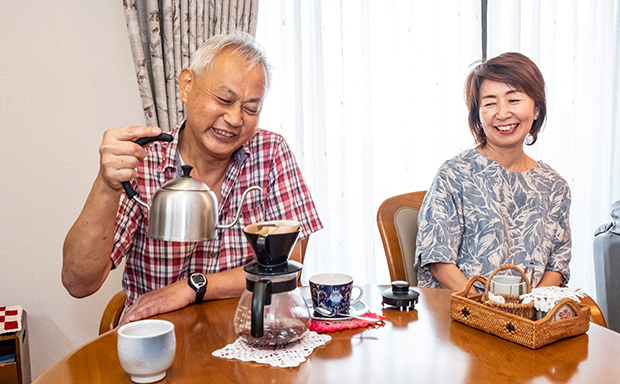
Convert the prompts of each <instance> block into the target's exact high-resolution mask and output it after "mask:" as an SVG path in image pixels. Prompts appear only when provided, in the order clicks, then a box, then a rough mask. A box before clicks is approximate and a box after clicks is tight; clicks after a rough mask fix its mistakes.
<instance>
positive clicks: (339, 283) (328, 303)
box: [310, 273, 364, 317]
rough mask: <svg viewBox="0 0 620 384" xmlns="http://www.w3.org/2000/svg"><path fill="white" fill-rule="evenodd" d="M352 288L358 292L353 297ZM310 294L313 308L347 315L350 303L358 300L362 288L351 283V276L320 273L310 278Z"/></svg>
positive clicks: (362, 293)
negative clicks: (352, 297)
mask: <svg viewBox="0 0 620 384" xmlns="http://www.w3.org/2000/svg"><path fill="white" fill-rule="evenodd" d="M354 288H357V289H358V290H359V293H358V295H357V297H356V298H355V299H351V292H352V291H353V289H354ZM310 295H311V296H312V305H313V306H314V307H315V308H317V307H318V308H323V309H326V310H328V311H330V312H331V313H333V314H335V315H348V314H349V311H350V307H351V305H352V304H355V303H357V302H358V301H360V299H361V298H362V296H363V295H364V290H363V289H362V287H360V286H359V285H353V278H352V277H351V276H349V275H344V274H342V273H322V274H320V275H314V276H312V277H311V278H310ZM317 315H318V316H319V317H320V316H321V315H320V314H317Z"/></svg>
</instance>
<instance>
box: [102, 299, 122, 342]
mask: <svg viewBox="0 0 620 384" xmlns="http://www.w3.org/2000/svg"><path fill="white" fill-rule="evenodd" d="M126 299H127V296H126V295H125V291H120V292H118V293H117V294H115V295H114V296H112V298H111V299H110V301H109V302H108V305H107V306H106V307H105V310H104V311H103V315H102V316H101V322H100V323H99V334H100V335H101V334H104V333H106V332H107V331H110V330H112V329H114V328H116V327H117V326H118V322H119V321H120V319H121V314H122V313H123V306H124V305H125V300H126Z"/></svg>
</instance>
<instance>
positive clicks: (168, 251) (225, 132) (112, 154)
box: [62, 34, 322, 324]
mask: <svg viewBox="0 0 620 384" xmlns="http://www.w3.org/2000/svg"><path fill="white" fill-rule="evenodd" d="M269 80H270V74H269V65H268V63H267V61H266V58H265V56H264V54H263V52H262V50H261V49H260V47H259V46H258V45H257V44H256V43H255V42H254V40H253V39H252V37H251V36H249V35H247V34H231V35H219V36H215V37H213V38H211V39H209V40H208V41H207V42H206V43H205V45H204V46H202V47H201V48H200V49H199V50H198V51H197V52H196V54H195V56H194V58H193V59H192V62H191V65H190V67H189V68H184V69H183V70H182V71H181V73H180V74H179V92H180V95H181V100H182V101H183V102H184V103H185V106H186V116H187V118H186V120H185V121H184V122H183V123H181V124H180V125H179V126H177V127H176V128H174V129H173V130H172V131H171V132H170V133H171V134H172V136H173V138H174V139H173V141H172V142H170V143H163V142H156V143H154V144H152V145H150V146H149V147H147V148H142V147H141V146H139V145H138V144H136V143H135V140H136V139H138V138H140V137H146V136H156V135H158V134H160V133H161V131H160V129H159V128H156V127H122V128H116V129H111V130H109V131H107V132H105V134H104V136H103V142H102V144H101V147H100V149H99V152H100V158H101V160H100V169H99V174H98V175H97V178H96V179H95V182H94V184H93V187H92V189H91V192H90V195H89V196H88V199H87V201H86V203H85V205H84V208H83V209H82V212H81V214H80V216H79V217H78V219H77V220H76V222H75V224H74V225H73V227H72V228H71V229H70V231H69V233H68V234H67V237H66V239H65V243H64V248H63V269H62V280H63V284H64V286H65V287H66V289H67V290H68V291H69V293H70V294H71V295H73V296H75V297H85V296H88V295H91V294H92V293H94V292H96V291H97V290H98V289H99V288H100V287H101V285H102V284H103V282H104V281H105V279H106V277H107V276H108V274H109V272H110V270H112V269H114V268H116V267H118V266H119V265H120V264H121V261H122V259H123V258H125V259H126V265H125V272H124V274H123V288H124V290H125V292H126V293H127V301H126V303H125V307H126V312H125V315H124V316H123V319H122V321H121V324H124V323H127V322H129V321H135V320H139V319H142V318H145V317H149V316H153V315H156V314H158V313H163V312H169V311H172V310H176V309H179V308H182V307H184V306H187V305H189V304H191V303H194V302H196V301H201V300H203V299H205V300H208V299H220V298H228V297H235V296H239V295H240V294H241V292H242V291H243V289H244V287H245V277H244V276H245V275H244V272H243V269H242V266H243V265H245V264H247V263H248V262H250V261H251V260H252V258H253V253H252V250H251V248H250V247H249V245H248V244H247V241H246V239H245V238H244V235H243V228H244V227H245V226H246V225H248V224H250V223H253V222H258V221H266V220H277V219H288V220H296V221H299V222H300V224H301V235H300V239H304V238H307V237H308V236H309V235H310V234H311V233H313V232H315V231H317V230H319V229H321V227H322V225H321V222H320V220H319V218H318V215H317V213H316V209H315V207H314V203H313V202H312V198H311V196H310V193H309V191H308V189H307V187H306V185H305V182H304V180H303V178H302V176H301V173H300V171H299V169H298V167H297V163H296V162H295V159H294V157H293V154H292V153H291V151H290V149H289V147H288V145H287V143H286V142H285V140H284V139H283V138H282V137H281V136H280V135H277V134H275V133H272V132H269V131H265V130H262V129H259V128H257V125H258V121H259V116H260V112H261V107H262V105H263V100H264V97H265V94H266V92H267V90H268V88H269ZM183 164H191V165H192V166H193V167H194V168H193V170H192V172H191V176H192V177H193V178H194V179H198V180H200V181H202V182H204V183H205V184H206V185H208V186H209V188H210V189H211V190H213V191H214V192H215V194H216V196H217V198H218V202H219V208H220V211H219V215H218V220H219V222H220V223H229V222H231V221H232V219H233V215H234V214H235V213H236V211H237V209H238V208H239V206H240V205H241V195H242V194H243V192H244V191H245V190H246V189H247V188H248V187H250V186H253V185H258V186H260V187H261V188H262V192H261V191H258V190H255V191H251V192H250V193H249V194H248V196H247V199H246V204H245V205H244V206H243V208H242V216H241V217H240V219H239V222H238V223H237V224H236V225H235V226H234V227H233V228H231V229H224V230H218V231H217V233H216V239H214V240H212V241H209V242H205V243H179V242H168V241H157V240H151V239H149V238H148V237H147V236H146V233H147V223H145V221H146V220H145V219H146V217H147V210H146V208H144V207H141V206H140V205H139V204H137V203H136V202H135V200H133V199H128V198H127V196H126V195H125V194H123V189H122V186H121V183H122V182H125V181H131V180H133V186H134V188H135V189H136V191H138V194H139V195H140V196H141V199H142V200H144V201H150V199H151V198H152V196H153V194H154V192H155V191H156V190H157V189H159V188H160V187H161V185H163V184H164V183H165V182H166V181H168V180H170V179H173V178H175V177H177V176H179V175H180V174H181V169H180V168H181V165H183ZM291 258H292V259H296V260H300V258H301V242H300V241H298V243H297V245H296V246H295V249H294V250H293V254H292V256H291ZM205 275H206V276H205ZM189 277H191V278H190V279H188V278H189ZM204 283H206V292H205V291H204V287H202V286H203V285H204Z"/></svg>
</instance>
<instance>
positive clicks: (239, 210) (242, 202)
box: [217, 185, 263, 229]
mask: <svg viewBox="0 0 620 384" xmlns="http://www.w3.org/2000/svg"><path fill="white" fill-rule="evenodd" d="M254 190H259V191H262V190H263V189H262V188H261V187H259V186H258V185H254V186H252V187H250V188H248V189H246V190H245V192H243V196H241V205H240V206H239V209H237V214H236V215H235V218H234V219H233V221H232V222H231V223H230V224H221V225H217V228H218V229H228V228H231V227H232V226H233V225H235V224H237V221H239V216H241V207H243V204H244V203H245V197H246V196H247V194H248V192H250V191H254Z"/></svg>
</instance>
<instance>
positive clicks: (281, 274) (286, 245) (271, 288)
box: [234, 220, 310, 349]
mask: <svg viewBox="0 0 620 384" xmlns="http://www.w3.org/2000/svg"><path fill="white" fill-rule="evenodd" d="M283 227H287V229H285V230H290V232H284V230H283V229H282V228H283ZM265 228H267V230H265ZM244 233H245V236H246V238H247V239H248V242H249V243H250V246H251V247H252V250H253V251H254V254H255V255H256V260H254V261H252V262H251V263H250V264H248V265H246V266H245V267H244V268H243V270H244V271H245V276H246V289H245V291H244V292H243V294H242V295H241V298H240V299H239V304H238V305H237V310H236V312H235V319H234V327H235V333H237V335H238V336H239V338H240V339H241V340H242V341H243V342H245V343H246V344H248V345H250V346H252V347H256V348H262V349H276V348H285V347H287V346H289V345H292V344H295V343H297V342H299V341H301V340H302V339H303V338H304V337H305V336H306V335H307V334H308V327H309V326H310V312H309V311H308V307H307V305H306V301H305V300H304V298H303V296H302V295H301V292H300V291H299V288H297V273H298V272H299V271H300V270H301V269H302V265H301V264H300V263H298V262H296V261H293V260H289V259H288V258H289V256H290V254H291V251H292V250H293V247H294V245H295V243H296V242H297V238H298V237H299V233H300V229H299V224H298V223H297V222H292V221H285V220H280V221H275V222H263V223H258V224H252V225H249V226H247V227H246V228H245V230H244Z"/></svg>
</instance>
